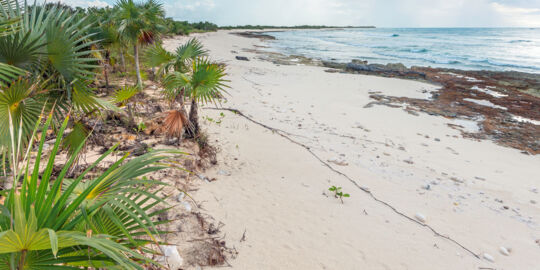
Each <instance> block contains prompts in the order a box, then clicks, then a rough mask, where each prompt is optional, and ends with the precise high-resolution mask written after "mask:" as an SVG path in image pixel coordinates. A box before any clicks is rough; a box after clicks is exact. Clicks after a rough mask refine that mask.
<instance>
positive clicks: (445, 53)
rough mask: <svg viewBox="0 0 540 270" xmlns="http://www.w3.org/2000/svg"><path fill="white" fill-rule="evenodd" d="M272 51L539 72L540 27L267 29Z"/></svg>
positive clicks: (336, 58) (326, 57)
mask: <svg viewBox="0 0 540 270" xmlns="http://www.w3.org/2000/svg"><path fill="white" fill-rule="evenodd" d="M267 34H269V35H272V36H274V37H276V40H272V41H268V43H269V45H270V48H269V50H271V51H277V52H281V53H284V54H288V55H303V56H306V57H310V58H316V59H322V60H332V61H336V62H349V61H351V60H352V59H362V60H367V61H368V62H369V63H379V64H387V63H398V62H399V63H403V64H405V65H406V66H409V67H410V66H432V67H444V68H457V69H465V70H497V71H508V70H514V71H522V72H529V73H540V28H375V29H340V30H295V31H284V32H268V33H267Z"/></svg>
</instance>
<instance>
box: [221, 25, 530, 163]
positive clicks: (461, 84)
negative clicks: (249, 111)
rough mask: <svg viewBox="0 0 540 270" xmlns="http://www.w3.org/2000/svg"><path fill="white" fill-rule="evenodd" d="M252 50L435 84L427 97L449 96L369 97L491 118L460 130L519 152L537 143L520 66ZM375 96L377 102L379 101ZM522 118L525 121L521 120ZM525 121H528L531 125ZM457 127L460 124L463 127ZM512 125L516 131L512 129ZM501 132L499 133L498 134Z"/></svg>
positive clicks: (284, 61) (277, 60)
mask: <svg viewBox="0 0 540 270" xmlns="http://www.w3.org/2000/svg"><path fill="white" fill-rule="evenodd" d="M267 32H268V31H260V32H259V31H255V32H252V31H246V32H232V33H230V34H233V35H238V36H241V37H246V38H257V39H259V40H261V41H263V42H264V41H266V40H269V39H270V40H272V39H274V37H273V36H270V35H266V34H264V33H267ZM254 52H256V53H257V54H261V55H264V56H265V57H266V60H267V61H271V62H273V63H274V64H280V65H311V66H320V67H325V68H329V69H328V70H326V72H340V73H342V72H343V73H349V74H364V75H373V76H381V77H390V78H401V79H408V80H415V81H420V82H426V83H430V84H434V85H437V86H440V87H441V89H439V91H437V92H436V94H437V96H431V97H430V99H434V98H435V99H437V101H438V100H440V99H439V96H440V95H441V93H442V94H443V95H444V94H447V95H449V96H451V99H446V100H443V101H442V102H440V104H430V103H428V102H425V101H423V100H417V99H406V98H405V99H404V98H398V97H387V96H384V95H383V96H380V95H379V96H377V95H373V96H372V98H374V99H376V100H377V101H379V102H378V103H377V102H374V104H378V105H385V106H399V105H400V104H407V105H409V106H412V107H415V108H412V107H409V108H408V109H407V112H409V113H413V114H415V113H418V112H424V113H428V114H431V115H443V116H445V117H449V118H457V119H463V120H467V121H478V120H480V121H482V122H493V121H496V122H497V123H496V124H497V125H499V126H500V127H496V128H493V127H485V126H484V130H486V132H485V133H483V134H478V132H475V133H476V134H473V133H469V132H466V130H464V131H465V132H464V135H465V136H468V137H471V138H477V139H489V140H494V141H496V142H498V143H501V144H502V145H505V146H510V147H514V148H517V149H520V150H522V151H524V153H529V154H533V155H537V154H540V142H538V141H537V139H536V134H540V76H538V74H534V73H527V72H521V71H492V70H462V69H454V68H432V67H423V66H412V67H410V68H408V67H406V66H405V65H403V64H402V63H388V64H385V65H383V64H370V63H368V62H367V61H363V60H355V59H353V60H351V62H349V63H342V62H332V61H324V60H318V59H314V58H309V57H305V56H297V55H285V54H281V53H275V52H268V51H263V50H258V49H255V50H254ZM462 90H469V91H470V92H468V93H467V92H465V93H464V92H463V91H462ZM479 92H482V93H479ZM434 93H435V92H434ZM374 94H376V93H374ZM531 95H532V97H531ZM478 98H479V99H478ZM506 99H508V100H506ZM516 99H519V101H520V102H519V103H522V102H527V103H526V104H519V105H516V103H517V102H516ZM381 100H383V101H382V102H381ZM460 100H461V101H463V100H464V101H466V102H468V103H469V105H464V106H462V108H458V109H454V110H446V109H444V108H443V107H445V106H446V107H451V104H450V103H452V102H456V101H460ZM476 100H478V101H476ZM396 103H397V104H396ZM434 103H436V102H434ZM470 103H474V105H473V107H471V105H472V104H470ZM415 105H416V106H415ZM476 105H478V106H476ZM520 105H524V106H520ZM485 107H490V108H485ZM508 108H511V109H510V110H509V109H508ZM534 108H537V109H534ZM501 110H503V111H501ZM508 122H510V123H508ZM523 123H525V124H524V125H523ZM528 124H532V126H531V125H528ZM479 125H480V126H482V123H479ZM489 125H493V123H489ZM456 128H460V126H459V125H457V126H456ZM461 128H462V129H465V127H463V126H461ZM514 130H519V131H518V132H517V133H516V132H514ZM501 133H503V134H504V135H503V136H500V134H501ZM499 137H502V139H499Z"/></svg>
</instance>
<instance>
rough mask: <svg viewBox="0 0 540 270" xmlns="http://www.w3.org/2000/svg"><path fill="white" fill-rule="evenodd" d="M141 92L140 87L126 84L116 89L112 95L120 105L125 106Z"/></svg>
mask: <svg viewBox="0 0 540 270" xmlns="http://www.w3.org/2000/svg"><path fill="white" fill-rule="evenodd" d="M137 93H139V88H138V87H134V86H124V87H122V88H120V89H118V90H116V91H115V92H114V94H113V96H112V101H113V102H114V103H115V104H119V105H120V106H125V105H126V102H127V101H128V100H129V99H130V98H132V97H133V96H135V95H136V94H137Z"/></svg>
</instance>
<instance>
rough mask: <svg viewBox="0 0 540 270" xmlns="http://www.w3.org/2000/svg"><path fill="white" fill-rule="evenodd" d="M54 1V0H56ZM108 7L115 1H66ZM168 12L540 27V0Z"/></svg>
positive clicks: (252, 19) (229, 4) (222, 0)
mask: <svg viewBox="0 0 540 270" xmlns="http://www.w3.org/2000/svg"><path fill="white" fill-rule="evenodd" d="M50 2H53V1H50ZM61 2H63V3H66V4H70V5H72V6H81V7H88V6H98V7H102V6H107V5H113V4H114V2H115V1H114V0H61ZM161 2H162V3H163V5H164V7H165V10H166V13H167V16H168V17H173V18H175V19H177V20H184V21H191V22H194V21H210V22H214V23H216V24H218V25H220V26H224V25H246V24H251V25H280V26H281V25H289V26H290V25H306V24H309V25H333V26H346V25H353V26H360V25H374V26H377V27H540V0H161Z"/></svg>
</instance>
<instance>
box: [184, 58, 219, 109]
mask: <svg viewBox="0 0 540 270" xmlns="http://www.w3.org/2000/svg"><path fill="white" fill-rule="evenodd" d="M192 70H193V71H192V74H191V76H190V78H189V87H187V88H186V95H188V96H191V97H192V98H194V99H195V100H197V101H201V102H210V101H213V100H215V99H217V98H221V97H222V95H223V93H226V90H225V88H228V87H229V86H228V85H226V82H227V80H225V79H224V77H225V76H226V75H227V74H226V73H225V67H223V66H221V65H218V64H216V63H212V62H210V61H209V60H208V59H206V58H198V59H197V60H196V61H195V62H193V68H192Z"/></svg>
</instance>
